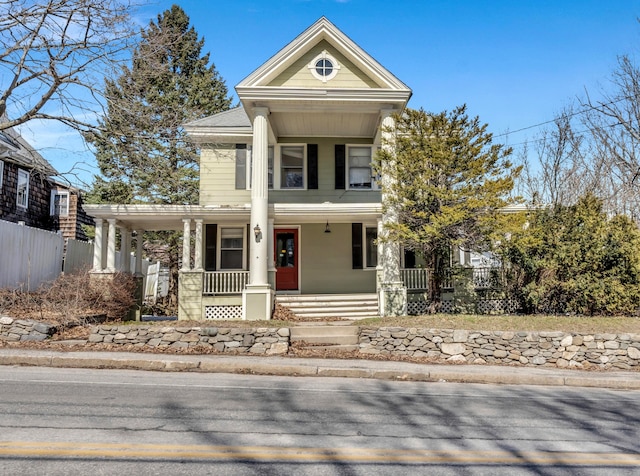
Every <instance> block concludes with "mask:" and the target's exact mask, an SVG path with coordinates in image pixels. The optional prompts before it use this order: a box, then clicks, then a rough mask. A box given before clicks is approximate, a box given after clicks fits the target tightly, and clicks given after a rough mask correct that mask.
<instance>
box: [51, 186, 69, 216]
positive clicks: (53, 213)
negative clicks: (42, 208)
mask: <svg viewBox="0 0 640 476" xmlns="http://www.w3.org/2000/svg"><path fill="white" fill-rule="evenodd" d="M56 195H60V196H66V197H67V207H66V210H64V212H63V211H61V212H60V213H56V206H55V198H56ZM69 199H70V195H69V191H68V190H51V205H50V207H49V214H50V215H51V216H61V217H68V216H69Z"/></svg>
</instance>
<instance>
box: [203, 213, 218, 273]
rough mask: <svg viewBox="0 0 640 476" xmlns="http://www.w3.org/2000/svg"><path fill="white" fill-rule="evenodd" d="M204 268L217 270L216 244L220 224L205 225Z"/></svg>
mask: <svg viewBox="0 0 640 476" xmlns="http://www.w3.org/2000/svg"><path fill="white" fill-rule="evenodd" d="M204 241H205V245H204V270H205V271H215V270H216V245H217V244H218V225H215V224H214V225H205V238H204Z"/></svg>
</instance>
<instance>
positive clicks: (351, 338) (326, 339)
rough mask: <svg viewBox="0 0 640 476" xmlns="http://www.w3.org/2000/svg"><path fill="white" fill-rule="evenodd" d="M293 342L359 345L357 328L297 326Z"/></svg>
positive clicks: (292, 335)
mask: <svg viewBox="0 0 640 476" xmlns="http://www.w3.org/2000/svg"><path fill="white" fill-rule="evenodd" d="M290 332H291V336H290V339H291V342H308V343H309V344H325V345H357V344H358V335H359V331H358V327H357V326H295V327H292V328H291V330H290Z"/></svg>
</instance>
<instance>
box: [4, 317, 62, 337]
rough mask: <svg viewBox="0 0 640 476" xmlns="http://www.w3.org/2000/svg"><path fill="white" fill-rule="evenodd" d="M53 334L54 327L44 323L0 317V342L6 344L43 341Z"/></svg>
mask: <svg viewBox="0 0 640 476" xmlns="http://www.w3.org/2000/svg"><path fill="white" fill-rule="evenodd" d="M55 332H56V327H55V326H54V325H52V324H47V323H46V322H39V321H32V320H29V319H13V318H11V317H8V316H2V317H0V340H3V341H6V342H26V341H36V342H38V341H43V340H45V339H47V338H48V337H49V336H51V335H52V334H55Z"/></svg>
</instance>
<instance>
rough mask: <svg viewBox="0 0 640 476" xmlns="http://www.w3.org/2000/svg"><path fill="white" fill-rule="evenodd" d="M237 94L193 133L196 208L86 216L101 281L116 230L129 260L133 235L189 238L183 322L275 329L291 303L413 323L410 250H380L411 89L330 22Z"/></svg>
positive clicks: (191, 127)
mask: <svg viewBox="0 0 640 476" xmlns="http://www.w3.org/2000/svg"><path fill="white" fill-rule="evenodd" d="M236 92H237V95H238V98H239V100H240V103H241V105H240V106H239V107H237V108H235V109H232V110H229V111H226V112H223V113H220V114H216V115H214V116H211V117H207V118H204V119H201V120H197V121H194V122H191V123H189V124H186V125H185V129H186V131H187V133H188V134H189V135H190V137H191V138H192V140H194V141H196V142H197V143H198V144H199V146H200V149H201V158H200V201H199V204H198V205H192V206H178V205H175V206H172V205H169V206H166V205H89V206H87V210H88V212H89V213H90V214H91V215H93V216H94V217H96V223H97V228H96V247H95V255H94V272H96V273H105V272H106V273H108V272H111V271H112V270H114V269H115V248H116V238H115V237H116V230H118V229H119V230H120V232H121V234H122V236H123V239H122V246H123V247H124V249H125V250H128V249H130V247H131V242H132V239H131V237H132V234H133V233H132V232H134V231H137V235H138V236H141V232H142V231H144V230H183V233H184V235H183V236H184V242H183V257H186V258H184V259H183V264H182V269H181V271H180V277H179V318H180V319H203V318H240V317H242V318H246V319H269V318H270V316H271V313H272V310H273V308H274V298H275V297H278V296H285V295H299V296H312V297H313V298H312V301H315V302H320V303H321V304H320V305H321V306H330V302H331V301H332V298H331V297H332V296H339V298H336V299H333V301H336V300H338V301H340V300H345V299H347V298H348V297H349V296H355V300H354V301H352V304H355V307H356V308H361V309H363V310H364V311H363V312H361V313H360V314H361V315H367V314H369V315H371V314H373V315H390V314H400V313H405V312H406V307H407V291H406V286H405V282H404V281H406V277H407V276H408V275H407V274H403V273H402V272H401V268H402V265H403V263H402V261H403V257H402V256H401V253H400V248H399V247H398V246H397V245H395V244H389V243H385V244H383V243H378V241H377V237H378V234H379V233H381V232H383V230H384V229H383V223H384V222H385V220H388V219H391V218H390V217H388V216H383V213H382V201H383V199H384V190H383V189H384V182H385V178H384V177H375V176H374V172H373V170H372V160H373V159H374V156H375V154H376V151H377V150H378V148H380V147H382V146H383V144H384V143H385V141H383V140H382V139H383V136H384V135H385V134H388V133H389V132H388V130H389V128H392V127H393V119H392V114H393V113H395V112H399V111H402V110H403V109H404V108H405V107H406V104H407V101H408V100H409V98H410V96H411V90H410V89H409V88H408V87H407V86H406V85H405V84H404V83H403V82H402V81H400V80H399V79H398V78H396V77H395V76H394V75H393V74H391V73H390V72H389V71H388V70H386V69H385V68H384V67H383V66H382V65H381V64H379V63H378V62H377V61H376V60H374V59H373V58H372V57H371V56H370V55H369V54H367V53H366V52H365V51H364V50H363V49H362V48H360V47H359V46H358V45H357V44H355V43H354V42H353V41H352V40H351V39H349V38H348V37H347V36H346V35H345V34H344V33H342V32H341V31H340V30H339V29H338V28H336V27H335V26H334V25H333V24H332V23H331V22H329V21H328V20H327V19H326V18H324V17H323V18H321V19H319V20H318V21H317V22H316V23H314V24H313V25H311V26H310V27H309V28H308V29H307V30H305V31H304V32H303V33H302V34H300V35H299V36H298V37H297V38H295V39H294V40H293V41H292V42H291V43H289V44H288V45H287V46H285V47H284V48H283V49H282V50H280V51H279V52H277V53H276V54H275V55H274V56H273V57H271V58H270V59H269V60H268V61H267V62H266V63H264V64H263V65H262V66H260V67H259V68H258V69H256V70H255V71H254V72H253V73H251V74H249V76H247V77H246V78H245V79H244V80H242V81H241V82H240V83H239V84H238V85H237V86H236ZM192 234H193V237H192ZM138 241H140V240H138ZM140 253H141V243H140V242H138V243H137V254H138V255H140ZM422 278H424V276H422V277H420V276H413V275H412V276H411V279H412V280H413V281H416V280H420V279H422ZM371 305H373V308H371V307H367V306H371ZM365 308H366V309H365ZM345 312H346V311H345ZM357 314H358V313H357V312H355V313H353V315H357Z"/></svg>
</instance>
